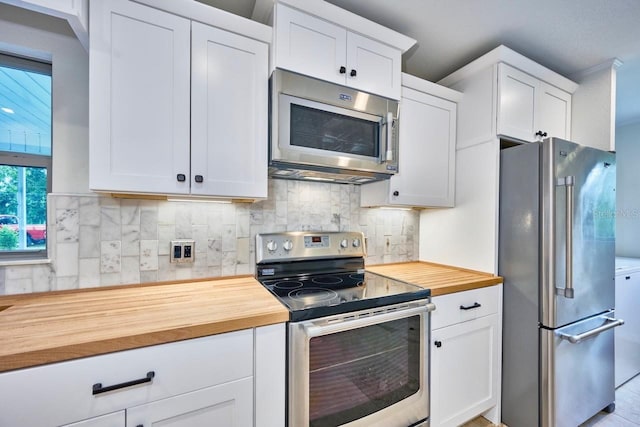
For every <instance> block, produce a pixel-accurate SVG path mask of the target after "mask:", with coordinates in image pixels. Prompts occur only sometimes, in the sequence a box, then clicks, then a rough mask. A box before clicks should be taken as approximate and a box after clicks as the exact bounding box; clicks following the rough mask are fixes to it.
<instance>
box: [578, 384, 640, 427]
mask: <svg viewBox="0 0 640 427" xmlns="http://www.w3.org/2000/svg"><path fill="white" fill-rule="evenodd" d="M638 426H640V375H636V376H635V377H634V378H632V379H631V380H629V381H627V382H626V383H624V384H623V385H622V386H620V387H619V388H618V389H617V390H616V410H615V411H614V412H613V413H611V414H607V413H605V412H600V413H598V414H596V415H595V416H594V417H593V418H591V419H590V420H589V421H587V422H586V423H584V424H582V426H581V427H638Z"/></svg>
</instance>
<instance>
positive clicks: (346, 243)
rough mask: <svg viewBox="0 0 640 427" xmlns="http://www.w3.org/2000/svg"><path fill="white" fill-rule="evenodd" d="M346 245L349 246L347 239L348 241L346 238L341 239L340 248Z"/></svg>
mask: <svg viewBox="0 0 640 427" xmlns="http://www.w3.org/2000/svg"><path fill="white" fill-rule="evenodd" d="M347 246H349V241H348V240H347V239H342V240H341V241H340V247H341V248H342V249H345V248H346V247H347Z"/></svg>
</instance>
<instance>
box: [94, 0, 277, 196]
mask: <svg viewBox="0 0 640 427" xmlns="http://www.w3.org/2000/svg"><path fill="white" fill-rule="evenodd" d="M256 25H260V24H256ZM91 40H92V41H91V53H90V98H91V107H92V108H91V111H90V188H91V189H92V190H96V191H105V192H118V193H143V194H163V195H197V196H211V197H225V198H251V199H253V198H263V197H266V196H267V128H268V123H267V81H268V44H267V43H264V42H261V41H257V40H253V39H249V38H245V37H243V36H239V35H237V34H233V33H229V32H227V31H224V30H221V29H218V28H214V27H209V26H206V25H203V24H200V23H196V22H193V29H192V22H191V20H189V19H186V18H183V17H179V16H176V15H173V14H172V13H168V12H164V11H161V10H158V9H155V8H151V7H147V6H144V5H140V4H137V3H134V2H129V1H125V0H114V1H109V2H96V3H95V4H92V8H91ZM192 41H193V44H192ZM192 49H193V50H192ZM192 61H193V63H192Z"/></svg>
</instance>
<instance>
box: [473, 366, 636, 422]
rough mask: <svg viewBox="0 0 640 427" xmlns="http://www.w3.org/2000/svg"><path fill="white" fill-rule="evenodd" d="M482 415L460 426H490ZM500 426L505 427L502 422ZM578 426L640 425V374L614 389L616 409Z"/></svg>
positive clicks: (601, 413)
mask: <svg viewBox="0 0 640 427" xmlns="http://www.w3.org/2000/svg"><path fill="white" fill-rule="evenodd" d="M492 425H493V424H491V423H490V422H489V421H487V420H485V419H484V418H482V417H479V418H476V419H474V420H471V421H469V422H468V423H466V424H464V425H463V426H462V427H490V426H492ZM501 426H502V427H506V426H505V425H504V424H502V425H501ZM580 427H640V375H637V376H636V377H634V378H632V379H631V380H629V381H628V382H626V383H625V384H623V385H622V386H621V387H620V388H618V389H617V390H616V410H615V411H614V412H613V413H611V414H607V413H605V412H600V413H598V414H596V415H595V416H594V417H593V418H591V419H590V420H589V421H587V422H586V423H584V424H582V425H581V426H580Z"/></svg>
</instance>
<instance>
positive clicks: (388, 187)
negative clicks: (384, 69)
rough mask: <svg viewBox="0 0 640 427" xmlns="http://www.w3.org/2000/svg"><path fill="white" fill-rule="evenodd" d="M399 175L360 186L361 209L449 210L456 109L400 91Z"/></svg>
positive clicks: (439, 100)
mask: <svg viewBox="0 0 640 427" xmlns="http://www.w3.org/2000/svg"><path fill="white" fill-rule="evenodd" d="M400 111H401V115H400V120H399V122H400V125H399V126H400V129H399V138H400V144H399V149H398V151H399V156H398V168H399V171H398V173H397V174H396V175H394V176H392V177H391V179H389V180H386V181H379V182H374V183H371V184H365V185H362V189H361V198H360V201H361V205H362V206H381V205H389V206H412V207H450V206H453V205H454V192H455V165H456V103H455V102H451V101H447V100H445V99H442V98H438V97H435V96H432V95H429V94H426V93H423V92H419V91H417V90H413V89H410V88H407V87H403V88H402V106H401V108H400Z"/></svg>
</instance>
